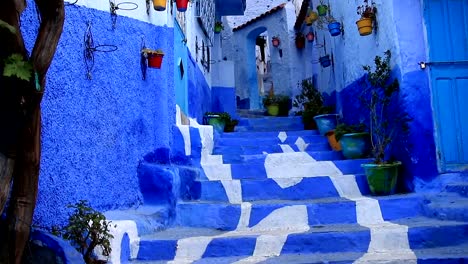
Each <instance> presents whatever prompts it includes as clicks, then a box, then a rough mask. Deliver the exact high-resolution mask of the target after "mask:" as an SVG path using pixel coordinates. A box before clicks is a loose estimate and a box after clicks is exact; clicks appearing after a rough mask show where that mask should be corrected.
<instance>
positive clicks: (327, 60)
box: [319, 55, 331, 68]
mask: <svg viewBox="0 0 468 264" xmlns="http://www.w3.org/2000/svg"><path fill="white" fill-rule="evenodd" d="M319 62H320V65H322V67H323V68H327V67H329V66H330V65H331V60H330V55H325V56H322V57H320V58H319Z"/></svg>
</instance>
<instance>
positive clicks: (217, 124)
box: [204, 115, 226, 133]
mask: <svg viewBox="0 0 468 264" xmlns="http://www.w3.org/2000/svg"><path fill="white" fill-rule="evenodd" d="M204 118H205V121H204V123H206V124H207V125H211V126H213V129H214V130H216V131H218V132H219V133H222V132H223V131H224V126H225V125H226V124H225V123H224V120H222V119H221V118H220V117H219V115H205V117H204Z"/></svg>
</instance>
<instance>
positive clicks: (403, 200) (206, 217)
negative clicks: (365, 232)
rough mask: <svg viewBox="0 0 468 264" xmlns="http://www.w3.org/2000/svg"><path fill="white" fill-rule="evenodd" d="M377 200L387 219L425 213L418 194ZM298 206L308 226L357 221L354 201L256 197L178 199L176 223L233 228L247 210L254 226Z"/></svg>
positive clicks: (330, 198) (279, 223)
mask: <svg viewBox="0 0 468 264" xmlns="http://www.w3.org/2000/svg"><path fill="white" fill-rule="evenodd" d="M363 199H367V198H363ZM375 200H376V201H377V203H378V204H379V206H380V208H381V212H382V218H383V219H384V220H388V221H390V220H392V221H393V220H396V219H400V218H405V217H415V216H421V215H423V211H422V203H423V198H422V197H421V196H419V195H394V196H388V197H376V198H375ZM297 208H300V209H302V210H304V212H303V213H305V214H306V218H307V219H306V220H307V223H308V225H317V224H343V223H347V224H348V223H357V221H358V219H357V213H356V202H355V201H351V200H348V199H345V198H341V197H329V198H322V199H311V200H257V201H252V202H246V203H243V204H232V203H228V202H209V201H188V202H179V203H178V204H177V209H176V215H177V218H176V223H177V225H179V226H189V227H197V228H215V229H219V230H234V229H236V228H237V227H238V224H239V222H242V221H243V217H244V215H243V214H244V213H249V212H250V217H249V219H248V223H246V225H247V226H249V227H252V226H255V225H257V224H258V223H260V222H261V221H262V220H263V219H265V218H266V217H267V216H269V215H271V213H272V212H274V211H280V212H281V211H283V210H293V209H294V210H296V209H297ZM403 210H404V211H403ZM293 212H294V211H293ZM283 220H285V219H283ZM283 225H284V223H282V222H278V223H275V224H274V225H273V224H272V225H270V228H274V227H281V226H283Z"/></svg>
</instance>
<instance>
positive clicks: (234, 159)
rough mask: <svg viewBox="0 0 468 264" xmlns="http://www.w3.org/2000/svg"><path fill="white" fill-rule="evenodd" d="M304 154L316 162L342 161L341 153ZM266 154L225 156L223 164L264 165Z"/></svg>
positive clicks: (328, 151) (329, 151)
mask: <svg viewBox="0 0 468 264" xmlns="http://www.w3.org/2000/svg"><path fill="white" fill-rule="evenodd" d="M306 153H307V154H308V155H309V156H311V157H312V158H313V159H315V160H317V161H327V160H328V161H332V160H342V159H344V157H343V154H342V153H341V151H333V150H325V151H306ZM267 155H268V154H252V155H243V154H225V155H223V163H225V164H228V163H229V164H233V163H262V164H263V163H264V162H265V158H266V157H267Z"/></svg>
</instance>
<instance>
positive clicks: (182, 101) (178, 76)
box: [174, 19, 188, 116]
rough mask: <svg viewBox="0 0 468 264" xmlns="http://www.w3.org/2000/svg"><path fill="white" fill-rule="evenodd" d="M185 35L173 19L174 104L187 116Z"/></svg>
mask: <svg viewBox="0 0 468 264" xmlns="http://www.w3.org/2000/svg"><path fill="white" fill-rule="evenodd" d="M185 43H186V40H185V34H184V32H183V31H182V28H181V26H180V25H179V22H178V21H177V19H174V59H175V61H174V67H175V69H174V85H175V99H176V104H177V105H179V107H180V110H181V111H182V112H184V114H185V115H187V116H188V96H187V94H188V91H187V86H188V79H187V69H188V68H187V59H188V50H187V46H186V44H185Z"/></svg>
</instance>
